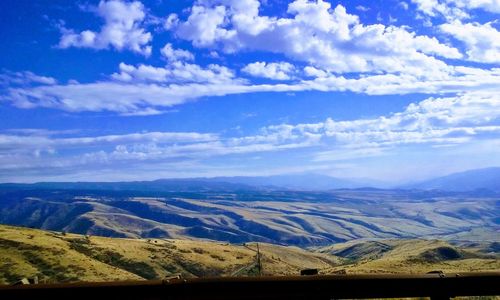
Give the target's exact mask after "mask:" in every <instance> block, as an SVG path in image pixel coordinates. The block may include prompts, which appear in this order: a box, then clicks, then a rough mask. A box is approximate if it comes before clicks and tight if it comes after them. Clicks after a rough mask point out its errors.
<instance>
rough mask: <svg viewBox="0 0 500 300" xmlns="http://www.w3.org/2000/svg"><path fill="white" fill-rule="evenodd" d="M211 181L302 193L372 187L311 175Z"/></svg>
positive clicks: (362, 182)
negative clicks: (300, 191) (299, 191)
mask: <svg viewBox="0 0 500 300" xmlns="http://www.w3.org/2000/svg"><path fill="white" fill-rule="evenodd" d="M211 180H214V181H219V182H227V183H234V184H244V185H249V186H256V187H268V188H272V187H274V188H285V189H290V190H302V191H325V190H333V189H343V188H347V189H348V188H359V187H367V186H370V184H366V183H365V182H364V181H356V180H350V179H341V178H336V177H331V176H327V175H320V174H311V173H302V174H290V175H274V176H255V177H251V176H235V177H214V178H211Z"/></svg>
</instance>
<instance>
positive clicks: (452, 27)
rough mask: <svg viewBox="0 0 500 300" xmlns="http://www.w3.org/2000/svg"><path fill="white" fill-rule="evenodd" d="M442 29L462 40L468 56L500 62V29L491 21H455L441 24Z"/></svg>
mask: <svg viewBox="0 0 500 300" xmlns="http://www.w3.org/2000/svg"><path fill="white" fill-rule="evenodd" d="M439 28H440V29H441V31H443V32H445V33H447V34H450V35H452V36H453V37H454V38H456V39H457V40H459V41H462V42H463V43H464V44H465V47H466V53H467V58H468V59H469V60H472V61H477V62H484V63H500V31H498V30H496V29H495V28H494V27H493V26H492V25H491V23H486V24H479V23H466V24H463V23H462V22H460V21H453V22H451V23H447V24H443V25H441V26H439Z"/></svg>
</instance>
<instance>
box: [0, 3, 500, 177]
mask: <svg viewBox="0 0 500 300" xmlns="http://www.w3.org/2000/svg"><path fill="white" fill-rule="evenodd" d="M499 16H500V2H499V1H498V0H459V1H451V0H407V1H399V0H387V1H306V0H296V1H270V0H267V1H262V0H261V1H258V0H198V1H173V0H170V1H168V0H163V1H162V0H151V1H118V0H108V1H105V0H102V1H74V2H73V1H71V2H70V1H62V0H61V1H54V0H51V1H28V0H26V1H24V0H23V1H19V0H4V1H2V2H1V3H0V22H1V25H0V26H1V27H0V38H1V39H2V41H3V46H2V47H1V48H0V181H1V182H33V181H49V180H50V181H53V180H57V181H61V180H62V181H68V180H72V181H73V180H82V181H95V180H104V181H113V180H149V179H156V178H170V177H200V176H233V175H252V176H253V175H272V174H288V173H301V172H312V173H320V174H327V175H331V176H336V177H343V178H370V179H375V180H381V181H386V182H390V183H393V184H399V183H403V182H411V181H417V180H421V179H426V178H430V177H435V176H439V175H444V174H448V173H452V172H457V171H462V170H467V169H474V168H484V167H491V166H500V155H499V154H500V151H499V150H498V149H500V148H499V146H500V98H499V97H500V96H499V95H500V31H499V30H500V24H499V22H498V19H499Z"/></svg>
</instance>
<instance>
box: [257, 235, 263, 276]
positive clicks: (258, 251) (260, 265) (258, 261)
mask: <svg viewBox="0 0 500 300" xmlns="http://www.w3.org/2000/svg"><path fill="white" fill-rule="evenodd" d="M257 270H259V276H262V262H261V260H260V249H259V243H257Z"/></svg>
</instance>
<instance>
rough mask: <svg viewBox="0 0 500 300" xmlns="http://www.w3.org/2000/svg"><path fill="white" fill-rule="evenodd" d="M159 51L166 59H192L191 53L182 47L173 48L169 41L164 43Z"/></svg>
mask: <svg viewBox="0 0 500 300" xmlns="http://www.w3.org/2000/svg"><path fill="white" fill-rule="evenodd" d="M160 52H161V54H162V55H163V57H165V58H166V59H167V60H168V61H179V60H194V55H193V53H191V52H189V51H187V50H183V49H174V48H173V47H172V44H171V43H167V44H165V46H164V47H163V48H161V50H160Z"/></svg>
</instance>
